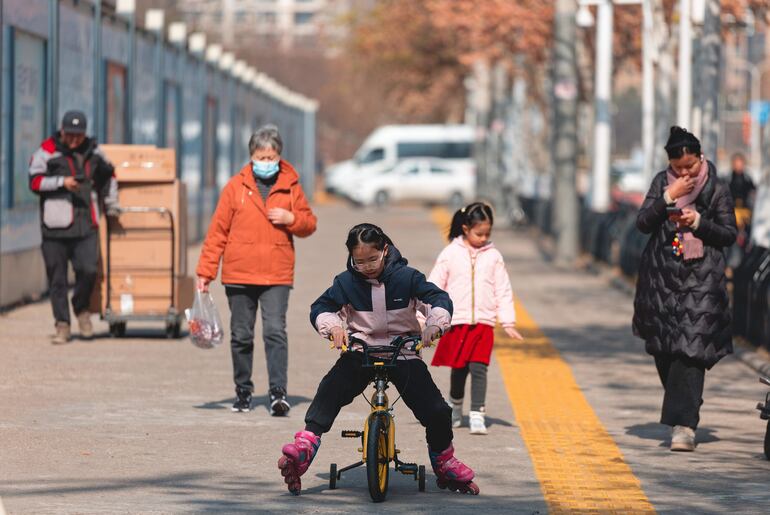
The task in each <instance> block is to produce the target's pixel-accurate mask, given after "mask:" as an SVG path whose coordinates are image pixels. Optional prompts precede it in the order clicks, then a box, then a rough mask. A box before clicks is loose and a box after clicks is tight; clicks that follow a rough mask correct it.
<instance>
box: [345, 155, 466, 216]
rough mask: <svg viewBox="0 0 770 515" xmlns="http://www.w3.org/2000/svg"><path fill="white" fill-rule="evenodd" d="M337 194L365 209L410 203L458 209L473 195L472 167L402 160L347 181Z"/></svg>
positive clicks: (439, 162)
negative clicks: (407, 201)
mask: <svg viewBox="0 0 770 515" xmlns="http://www.w3.org/2000/svg"><path fill="white" fill-rule="evenodd" d="M340 193H342V194H344V195H345V196H346V197H348V198H349V199H351V200H352V201H354V202H356V203H357V204H360V205H365V206H370V205H376V206H383V205H385V204H388V203H389V202H397V201H402V200H411V201H421V202H426V203H436V204H439V203H441V204H444V203H447V204H449V205H450V206H452V207H459V206H462V205H463V204H465V203H467V202H470V200H471V199H473V198H474V197H475V196H476V175H475V168H474V166H473V165H472V164H457V163H453V162H451V161H449V160H443V159H421V158H415V159H405V160H403V161H401V162H399V163H397V164H396V165H395V166H392V167H390V168H387V169H385V170H383V171H381V172H379V173H375V174H366V175H364V176H361V177H357V178H355V179H351V180H350V181H349V182H348V183H347V184H346V185H345V187H344V188H343V189H342V190H340Z"/></svg>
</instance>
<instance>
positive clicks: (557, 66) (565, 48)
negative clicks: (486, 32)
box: [551, 0, 578, 265]
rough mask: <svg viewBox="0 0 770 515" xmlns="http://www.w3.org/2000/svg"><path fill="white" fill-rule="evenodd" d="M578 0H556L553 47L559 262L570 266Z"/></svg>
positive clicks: (574, 225)
mask: <svg viewBox="0 0 770 515" xmlns="http://www.w3.org/2000/svg"><path fill="white" fill-rule="evenodd" d="M576 13H577V4H576V2H575V0H556V11H555V13H554V14H555V15H554V48H553V106H554V116H553V118H554V124H553V146H552V149H553V150H552V153H551V155H552V159H553V171H554V190H555V191H554V195H553V196H552V197H551V198H552V200H553V212H554V229H555V236H556V255H555V260H556V263H558V264H561V265H570V264H572V263H573V262H574V260H575V259H576V258H577V251H578V231H577V229H578V200H577V192H576V189H575V168H576V167H577V107H578V103H577V56H576V53H575V39H576V37H577V27H576V23H575V15H576Z"/></svg>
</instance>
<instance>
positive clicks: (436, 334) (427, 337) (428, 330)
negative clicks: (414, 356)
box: [421, 325, 441, 347]
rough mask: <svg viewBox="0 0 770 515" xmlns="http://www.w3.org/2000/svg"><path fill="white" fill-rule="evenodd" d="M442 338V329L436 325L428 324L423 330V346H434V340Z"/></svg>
mask: <svg viewBox="0 0 770 515" xmlns="http://www.w3.org/2000/svg"><path fill="white" fill-rule="evenodd" d="M439 338H441V329H440V328H439V327H438V326H435V325H429V326H426V327H425V329H423V330H422V343H421V347H432V346H433V342H435V341H436V340H438V339H439Z"/></svg>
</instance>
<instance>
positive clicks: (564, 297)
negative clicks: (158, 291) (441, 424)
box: [0, 204, 770, 514]
mask: <svg viewBox="0 0 770 515" xmlns="http://www.w3.org/2000/svg"><path fill="white" fill-rule="evenodd" d="M315 209H316V212H317V214H318V216H319V220H320V224H319V231H318V232H317V233H316V234H315V235H313V236H312V237H311V238H310V239H307V240H298V241H297V255H298V262H297V279H296V284H295V288H294V290H293V292H292V297H291V299H290V309H289V314H288V325H289V340H290V354H289V396H290V401H291V403H292V405H293V406H294V408H293V410H292V412H291V414H290V416H289V417H288V418H273V417H270V416H269V414H268V413H267V410H266V408H265V404H266V394H267V381H266V377H265V375H266V374H265V370H266V367H265V363H264V353H263V352H262V351H261V345H260V344H259V343H258V344H257V345H256V354H255V360H256V362H255V365H254V372H255V377H254V380H255V385H256V392H255V400H256V403H257V406H256V407H255V409H254V410H252V411H251V412H250V413H246V414H233V413H231V411H230V404H231V403H232V400H233V390H232V378H231V365H230V355H229V349H228V348H227V345H223V346H222V347H220V348H218V349H214V350H210V351H204V350H200V349H197V348H195V347H193V346H192V345H191V344H190V343H189V342H188V341H187V340H186V339H181V340H178V341H174V340H166V339H164V338H162V327H159V326H153V325H148V326H146V327H138V328H134V327H133V326H131V325H129V327H128V334H127V337H126V338H123V339H118V340H114V339H109V338H108V337H107V327H106V324H104V323H101V322H100V323H98V324H96V329H97V332H98V333H99V336H100V337H99V338H97V339H96V340H94V341H91V342H82V341H77V340H76V341H74V342H73V343H72V344H70V345H66V346H60V347H54V346H51V345H50V344H49V343H48V337H49V335H50V333H52V332H53V324H52V322H51V314H50V307H49V306H48V304H47V303H36V304H31V305H27V306H23V307H21V308H18V309H16V310H13V311H11V312H8V313H6V314H4V315H1V316H0V353H1V355H2V356H3V359H2V360H0V377H1V378H2V379H1V380H0V413H2V414H3V415H2V416H0V434H2V438H0V497H1V498H2V499H3V503H4V505H5V509H6V511H7V512H8V513H9V514H16V513H35V514H42V513H198V512H221V513H237V512H249V513H256V512H260V513H267V512H276V511H285V510H291V511H293V512H301V513H304V512H313V513H339V512H360V511H363V510H371V509H373V508H374V507H373V506H372V505H371V504H370V503H371V501H370V500H369V496H368V492H367V488H366V477H365V471H364V469H363V468H359V469H356V470H354V471H352V472H350V473H349V474H345V475H343V477H342V479H341V480H340V481H339V482H338V489H337V490H329V489H328V470H329V464H330V463H332V462H336V463H337V464H339V465H341V466H342V465H347V464H349V463H353V462H355V461H357V460H358V459H359V453H357V452H356V448H357V447H358V443H357V442H356V441H353V440H348V439H345V440H343V439H342V438H340V437H339V430H340V429H359V428H360V426H361V424H362V421H363V419H364V417H365V416H366V414H367V413H368V409H367V408H368V406H367V404H366V402H365V401H364V400H363V399H359V400H356V401H354V403H353V404H351V405H350V406H348V407H346V408H344V409H343V411H342V412H341V414H340V416H339V417H338V419H337V422H336V423H335V426H334V428H333V429H332V431H331V432H330V433H329V434H327V435H325V436H324V439H323V444H322V446H321V449H320V452H319V454H318V456H317V457H316V460H315V461H314V463H313V465H312V467H311V468H310V470H309V471H308V473H307V474H306V475H305V476H304V477H303V495H302V496H300V497H293V496H291V495H289V494H288V492H287V491H286V488H285V486H284V485H283V483H282V482H281V478H280V476H279V474H278V471H277V468H276V466H275V463H276V461H277V459H278V456H279V453H280V447H281V445H282V444H283V443H286V442H287V441H290V440H291V438H292V435H293V433H294V432H295V431H297V430H299V429H301V428H302V426H303V422H302V419H303V416H304V411H305V410H306V409H307V405H308V403H309V401H310V399H311V398H312V396H313V395H314V392H315V388H316V386H317V384H318V382H319V380H320V379H321V377H323V375H324V374H325V372H326V370H328V368H329V367H330V366H331V364H332V363H333V361H334V360H335V359H336V353H334V352H332V351H330V350H329V348H328V345H327V344H326V343H324V342H323V341H320V339H319V338H318V336H317V335H316V334H315V333H314V332H313V330H312V328H311V326H310V324H309V322H308V312H309V305H310V303H311V302H312V301H313V300H314V299H315V298H316V297H317V296H318V295H319V294H320V293H321V292H322V291H323V290H324V289H325V288H326V287H328V286H329V285H330V284H331V280H332V278H333V277H334V275H336V274H337V273H339V272H340V271H342V269H343V268H344V265H345V258H346V251H345V248H344V241H345V236H346V234H347V230H348V228H349V227H350V226H352V225H354V224H355V223H359V222H363V221H371V222H374V223H377V224H380V225H381V226H382V227H383V228H384V229H385V231H386V232H387V233H388V234H389V235H390V236H391V237H393V239H394V240H395V243H396V245H397V246H398V247H399V249H400V250H401V251H402V253H403V254H404V255H405V256H406V257H407V258H408V259H409V260H410V264H412V265H413V266H415V267H416V268H418V269H420V270H422V271H424V272H425V273H426V274H427V273H428V272H429V271H430V267H431V266H432V264H433V261H434V259H435V257H436V255H437V254H438V252H439V251H440V250H441V248H442V246H443V245H444V242H443V241H442V238H441V235H440V234H439V231H438V229H437V227H436V226H435V225H434V224H433V222H432V221H431V218H430V216H429V214H428V211H426V210H424V209H420V208H413V207H400V208H397V209H396V208H394V209H390V210H388V211H373V210H372V211H369V210H353V209H351V208H349V207H347V206H346V205H342V204H331V205H324V206H316V208H315ZM493 236H494V240H495V242H496V244H497V246H498V248H500V250H501V251H502V252H503V254H504V256H505V258H506V262H507V263H508V266H509V271H510V274H511V278H512V282H513V287H514V291H515V293H516V295H517V299H518V301H520V302H521V303H522V304H523V305H524V306H526V308H527V310H528V311H529V312H530V314H531V315H532V317H533V318H534V320H535V321H536V322H537V323H538V325H539V326H540V328H541V329H542V330H543V331H544V333H545V335H546V336H547V337H548V338H549V339H550V340H551V342H552V344H553V345H554V346H555V347H556V348H557V349H558V350H559V352H560V353H561V357H562V358H563V359H564V360H566V362H567V363H568V364H569V366H570V368H571V370H572V373H573V375H574V376H575V379H576V381H577V384H578V385H579V386H580V389H581V390H582V394H583V395H585V397H586V399H587V400H588V402H589V403H590V405H591V406H592V407H593V410H594V411H595V413H596V415H597V416H598V418H599V419H600V420H601V422H602V423H603V424H604V426H605V428H606V430H607V432H608V433H609V435H610V436H611V437H612V439H614V441H615V443H616V444H617V446H618V447H619V448H620V450H621V452H622V455H623V457H624V458H625V461H626V462H627V463H628V465H629V466H630V467H631V470H632V471H633V473H634V474H635V475H636V477H637V478H638V479H639V480H640V481H641V485H642V488H643V489H644V493H645V494H646V495H647V497H648V498H649V500H650V501H651V502H652V504H653V505H654V506H655V508H656V509H657V510H659V511H665V512H679V513H721V512H725V511H728V510H729V511H735V512H741V513H761V512H766V508H767V506H768V505H770V492H768V488H767V478H768V472H769V471H770V463H769V462H767V461H766V460H764V459H763V458H762V439H763V435H764V423H763V422H762V421H760V420H759V417H758V416H757V412H756V410H754V409H753V407H754V405H755V404H756V402H757V401H758V400H760V399H762V398H763V396H764V391H763V390H765V389H764V388H763V387H762V386H761V385H760V384H759V383H758V382H757V381H756V378H753V377H752V374H751V373H749V372H747V370H748V369H747V368H745V366H744V365H743V364H741V363H740V362H738V361H737V360H735V359H733V358H728V359H726V360H724V362H723V363H720V364H719V365H717V366H716V367H715V368H714V370H713V371H711V372H709V373H708V374H707V378H706V381H707V382H706V384H707V391H706V394H705V405H704V408H703V412H702V428H701V429H699V434H698V435H699V439H700V440H701V442H702V443H701V445H700V446H699V448H698V450H697V451H696V452H695V453H692V454H674V453H670V452H669V451H668V449H667V448H666V446H665V445H666V439H667V431H666V428H664V427H663V426H660V425H659V424H657V420H658V417H659V407H660V401H661V398H662V390H661V388H660V385H659V383H658V379H657V376H656V373H655V369H654V366H653V364H652V360H651V358H650V357H649V356H646V355H645V354H644V351H643V346H642V344H641V342H639V341H638V340H636V339H634V338H633V337H632V336H631V333H630V327H629V325H630V318H631V301H630V299H629V298H628V297H627V296H625V295H623V294H622V293H621V292H618V291H615V290H613V289H611V288H608V287H607V285H606V283H605V282H604V281H603V280H602V279H601V278H599V277H594V276H590V275H587V274H584V273H577V272H574V271H565V270H559V269H556V268H554V267H552V266H551V265H549V264H548V263H546V262H545V261H544V259H543V257H542V256H541V255H540V254H539V253H538V251H537V248H536V246H535V245H534V244H533V243H532V241H531V240H530V239H529V238H528V237H526V236H524V235H522V234H519V233H513V232H507V231H502V230H501V231H497V232H495V233H494V235H493ZM190 259H191V263H195V262H196V261H197V249H193V250H192V251H191V254H190ZM213 293H214V295H215V297H216V300H217V302H218V304H219V307H220V309H221V312H222V314H223V318H224V319H225V324H226V325H228V324H227V322H228V321H227V318H228V317H229V312H228V310H227V308H226V300H225V298H224V292H223V290H222V288H221V286H218V285H215V286H214V288H213ZM259 325H260V324H259V322H258V328H257V334H260V327H259ZM432 371H433V374H434V378H435V379H436V382H437V383H438V384H439V386H440V388H441V389H442V391H444V392H446V391H448V376H449V373H448V370H446V369H435V368H434V369H432ZM391 397H392V398H393V399H395V397H396V396H395V392H394V393H393V394H392V395H391ZM487 412H488V414H489V421H490V434H489V436H486V437H481V436H471V435H469V434H468V433H467V428H465V429H460V430H457V431H456V434H455V447H456V449H457V455H458V457H459V458H460V459H462V460H463V461H465V462H466V463H468V464H469V465H470V466H471V467H473V468H474V470H475V471H476V473H477V483H478V484H479V486H480V488H481V492H482V494H481V496H479V497H471V496H460V495H451V494H449V493H447V492H446V491H440V490H438V489H437V488H436V486H435V482H434V478H433V475H432V473H431V472H429V473H428V481H427V485H428V487H427V492H425V493H420V492H418V491H417V484H416V482H414V481H413V479H412V478H411V477H409V476H401V475H400V474H397V473H394V472H392V471H391V483H390V489H389V494H388V499H387V501H386V502H385V503H383V504H380V505H377V507H376V508H377V511H378V512H386V513H389V512H403V511H406V510H408V511H414V512H420V513H438V512H442V513H466V512H469V511H471V510H480V511H482V512H484V513H546V512H547V511H548V510H549V506H548V505H547V504H546V501H545V498H544V495H543V490H542V489H541V484H540V481H539V478H538V476H537V475H536V474H535V471H534V468H533V465H532V461H531V459H530V455H529V452H528V450H527V446H526V443H525V442H524V441H523V440H522V433H521V431H520V428H519V426H518V424H517V421H516V418H515V415H514V409H513V407H512V405H511V402H510V400H509V397H508V395H507V393H506V388H505V385H504V381H503V377H502V375H501V368H500V364H499V363H498V361H497V359H495V360H493V362H492V365H491V368H490V374H489V388H488V401H487ZM395 413H396V420H397V427H398V429H397V435H396V442H397V445H398V447H399V448H400V449H401V450H402V453H401V458H402V459H403V460H406V461H413V462H417V463H420V464H424V465H429V464H428V460H427V453H426V445H425V437H424V432H423V430H422V428H421V427H420V426H419V424H418V423H417V422H416V421H415V420H414V418H413V416H412V415H411V413H410V412H409V411H408V409H406V408H405V407H404V405H403V403H402V402H399V403H398V404H397V405H396V408H395ZM578 436H579V435H578ZM428 469H430V467H429V466H428ZM567 474H569V471H567ZM577 479H579V478H576V480H577ZM597 487H599V486H598V485H597ZM551 509H553V505H552V506H551Z"/></svg>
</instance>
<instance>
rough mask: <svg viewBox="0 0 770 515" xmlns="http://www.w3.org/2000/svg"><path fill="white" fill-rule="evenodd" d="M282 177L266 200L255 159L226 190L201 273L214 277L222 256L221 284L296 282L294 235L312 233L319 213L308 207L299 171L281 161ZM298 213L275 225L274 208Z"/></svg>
mask: <svg viewBox="0 0 770 515" xmlns="http://www.w3.org/2000/svg"><path fill="white" fill-rule="evenodd" d="M280 167H281V169H280V171H279V172H278V179H277V181H276V183H275V184H274V185H273V187H272V189H271V190H270V194H269V195H268V197H267V202H264V201H263V200H262V196H261V195H260V193H259V190H258V189H257V183H256V181H255V180H254V176H253V175H252V171H251V163H249V164H247V165H246V166H244V167H243V168H242V169H241V171H240V173H239V174H238V175H236V176H234V177H233V178H232V179H230V181H229V182H228V183H227V185H226V186H225V187H224V189H223V190H222V194H221V196H220V198H219V203H218V204H217V209H216V211H215V212H214V217H213V218H212V220H211V225H210V226H209V231H208V234H207V235H206V240H205V241H204V242H203V249H202V250H201V256H200V259H199V260H198V268H197V270H196V273H197V274H198V276H199V277H206V278H208V279H210V280H214V279H216V277H217V272H218V270H219V260H220V258H221V259H222V283H223V284H254V285H260V286H268V285H276V284H281V285H284V284H285V285H291V284H293V283H294V239H293V237H294V236H299V237H301V238H303V237H306V236H310V235H311V234H313V232H315V229H316V217H315V215H314V214H313V212H312V211H311V210H310V206H309V205H308V202H307V199H306V198H305V193H304V192H303V191H302V187H301V186H300V184H299V176H298V175H297V172H296V171H295V170H294V167H292V166H291V165H290V164H289V163H288V162H287V161H284V160H281V163H280ZM276 207H280V208H283V209H286V210H289V211H291V212H292V213H294V217H295V220H294V223H293V224H291V225H288V226H281V225H273V224H272V223H271V222H270V220H268V218H267V212H268V210H270V209H273V208H276Z"/></svg>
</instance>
